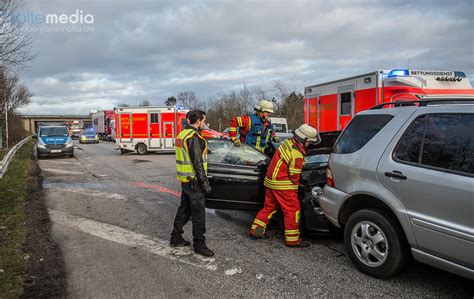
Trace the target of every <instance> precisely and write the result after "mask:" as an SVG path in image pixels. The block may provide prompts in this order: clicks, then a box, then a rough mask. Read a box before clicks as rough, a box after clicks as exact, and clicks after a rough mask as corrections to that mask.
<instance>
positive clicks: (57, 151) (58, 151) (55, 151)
mask: <svg viewBox="0 0 474 299" xmlns="http://www.w3.org/2000/svg"><path fill="white" fill-rule="evenodd" d="M51 152H52V153H60V152H61V150H51Z"/></svg>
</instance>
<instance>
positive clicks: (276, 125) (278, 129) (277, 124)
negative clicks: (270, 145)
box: [270, 117, 289, 134]
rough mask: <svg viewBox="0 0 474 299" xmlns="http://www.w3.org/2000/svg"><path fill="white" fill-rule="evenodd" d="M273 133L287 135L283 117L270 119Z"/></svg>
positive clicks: (286, 124) (287, 130)
mask: <svg viewBox="0 0 474 299" xmlns="http://www.w3.org/2000/svg"><path fill="white" fill-rule="evenodd" d="M270 120H271V122H272V125H273V129H274V130H275V133H277V134H279V133H288V132H289V129H288V122H287V121H286V118H284V117H270Z"/></svg>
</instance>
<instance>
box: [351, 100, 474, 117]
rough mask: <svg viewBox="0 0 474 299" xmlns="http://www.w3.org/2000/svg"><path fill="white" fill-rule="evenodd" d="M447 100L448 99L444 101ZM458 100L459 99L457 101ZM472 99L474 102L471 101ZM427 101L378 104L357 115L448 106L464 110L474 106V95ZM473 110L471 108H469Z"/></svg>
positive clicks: (444, 107) (456, 109)
mask: <svg viewBox="0 0 474 299" xmlns="http://www.w3.org/2000/svg"><path fill="white" fill-rule="evenodd" d="M444 100H446V101H444ZM456 100H458V101H456ZM471 100H472V102H471ZM417 102H420V103H423V104H424V105H422V104H420V105H415V103H417ZM426 102H427V103H424V101H410V102H407V103H414V105H413V106H399V107H387V108H381V105H376V106H374V107H372V108H371V109H369V110H365V111H361V112H359V113H358V114H357V115H371V114H375V115H377V114H390V115H396V114H397V113H399V112H400V111H402V110H403V111H407V112H408V111H411V112H415V111H417V110H423V111H427V112H428V111H429V112H433V111H436V110H441V109H442V110H446V108H453V110H455V111H459V110H463V109H465V108H466V107H468V108H474V97H462V98H461V97H460V98H449V99H444V98H436V100H432V101H429V102H428V101H426ZM386 104H387V105H390V104H392V105H393V102H392V103H386ZM397 104H401V105H402V104H403V102H400V103H397ZM469 111H471V109H469Z"/></svg>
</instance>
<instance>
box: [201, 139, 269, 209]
mask: <svg viewBox="0 0 474 299" xmlns="http://www.w3.org/2000/svg"><path fill="white" fill-rule="evenodd" d="M208 147H209V155H208V170H207V174H208V177H209V183H210V184H211V188H212V193H211V194H209V195H207V196H206V207H208V208H213V209H231V210H258V209H260V208H261V207H262V205H263V201H264V197H265V187H264V186H263V179H264V177H265V172H266V169H267V165H268V164H269V162H270V160H269V158H268V157H267V156H266V155H264V154H263V153H261V152H259V151H257V150H256V149H254V148H253V147H251V146H249V145H247V144H242V145H241V146H240V147H236V146H234V144H233V143H232V142H231V141H229V140H225V139H211V140H209V141H208Z"/></svg>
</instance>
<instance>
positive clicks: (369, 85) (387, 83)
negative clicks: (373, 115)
mask: <svg viewBox="0 0 474 299" xmlns="http://www.w3.org/2000/svg"><path fill="white" fill-rule="evenodd" d="M453 94H456V95H474V89H473V88H472V86H471V83H470V82H469V79H468V78H466V75H465V74H464V73H463V72H458V71H420V70H410V69H396V70H378V71H375V72H371V73H366V74H361V75H357V76H353V77H349V78H345V79H340V80H335V81H331V82H327V83H321V84H316V85H311V86H307V87H306V88H305V98H304V120H305V123H307V124H309V125H311V126H313V127H315V128H317V129H318V130H319V131H320V132H330V131H340V130H343V129H344V128H345V127H346V125H347V124H348V123H349V121H350V120H351V119H352V118H353V117H354V116H355V115H356V114H357V113H358V112H360V111H363V110H367V109H369V108H371V107H373V106H375V105H377V104H381V103H385V102H394V101H407V100H408V101H410V100H418V99H419V98H418V97H417V96H420V95H453Z"/></svg>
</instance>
